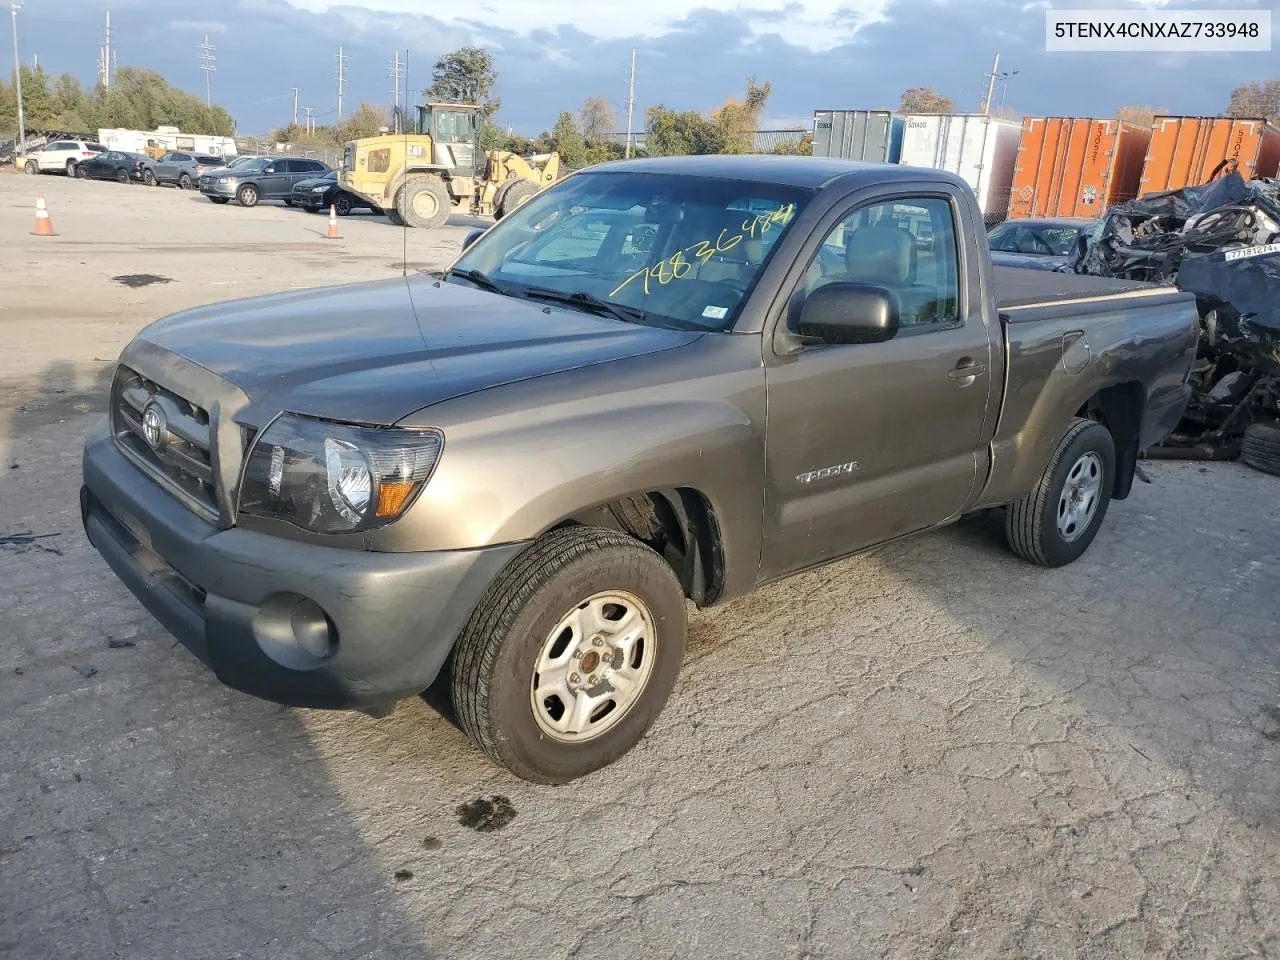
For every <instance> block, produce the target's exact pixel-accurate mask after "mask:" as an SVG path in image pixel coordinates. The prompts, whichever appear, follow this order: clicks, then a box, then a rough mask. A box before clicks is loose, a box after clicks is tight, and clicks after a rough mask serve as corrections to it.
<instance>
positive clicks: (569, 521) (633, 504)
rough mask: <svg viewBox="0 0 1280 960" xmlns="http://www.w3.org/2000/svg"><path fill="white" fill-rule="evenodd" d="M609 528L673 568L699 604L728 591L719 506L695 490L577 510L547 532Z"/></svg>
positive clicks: (659, 492) (645, 494)
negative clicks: (573, 528)
mask: <svg viewBox="0 0 1280 960" xmlns="http://www.w3.org/2000/svg"><path fill="white" fill-rule="evenodd" d="M576 525H581V526H592V527H604V528H606V529H609V530H617V531H618V532H620V533H625V534H627V535H628V536H630V537H632V538H634V539H636V540H639V541H640V542H641V543H643V544H645V545H646V546H648V547H650V548H651V549H652V550H654V552H656V553H657V554H658V555H659V556H661V557H662V558H663V559H664V560H665V561H666V562H667V564H668V566H670V567H671V569H672V571H673V572H674V573H675V575H676V577H677V578H678V579H679V581H680V586H681V587H682V588H683V589H684V594H685V596H686V597H688V598H689V599H690V600H692V601H693V602H694V603H695V604H696V605H697V606H699V607H705V606H710V605H711V604H713V603H715V602H716V601H717V600H718V599H719V598H720V596H721V595H722V594H723V592H724V542H723V540H722V539H721V536H720V522H719V518H718V515H717V513H716V509H715V507H714V506H713V505H712V503H711V500H710V498H709V497H707V495H706V494H705V493H703V492H702V491H701V490H699V489H697V488H695V487H669V488H665V489H656V490H644V491H639V492H637V493H634V494H631V495H630V496H624V497H617V498H615V499H613V500H609V501H607V502H605V503H599V504H596V505H594V506H592V507H588V508H586V509H583V510H579V511H577V512H575V513H574V514H573V515H572V516H569V517H566V518H565V519H563V520H561V521H559V522H557V523H554V524H552V525H551V526H550V527H548V528H547V530H545V531H543V532H544V533H548V532H550V531H552V530H559V529H562V528H564V527H571V526H576Z"/></svg>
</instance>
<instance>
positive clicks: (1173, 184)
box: [1142, 117, 1280, 194]
mask: <svg viewBox="0 0 1280 960" xmlns="http://www.w3.org/2000/svg"><path fill="white" fill-rule="evenodd" d="M1226 160H1234V161H1236V164H1237V166H1236V169H1237V170H1239V172H1240V176H1242V177H1244V178H1245V179H1246V180H1252V179H1253V178H1255V177H1274V176H1275V175H1276V168H1277V166H1280V130H1277V129H1276V128H1275V127H1273V126H1271V124H1269V123H1267V121H1265V120H1232V119H1228V118H1224V117H1156V119H1155V127H1154V129H1153V130H1152V132H1151V147H1150V148H1149V149H1148V150H1147V163H1146V166H1145V167H1143V170H1142V193H1143V194H1148V193H1160V192H1161V191H1164V190H1181V189H1182V188H1183V187H1192V186H1197V185H1199V184H1202V183H1205V182H1206V181H1208V180H1209V178H1210V177H1212V176H1213V175H1214V173H1215V172H1217V170H1218V167H1219V166H1220V165H1221V164H1222V163H1223V162H1224V161H1226Z"/></svg>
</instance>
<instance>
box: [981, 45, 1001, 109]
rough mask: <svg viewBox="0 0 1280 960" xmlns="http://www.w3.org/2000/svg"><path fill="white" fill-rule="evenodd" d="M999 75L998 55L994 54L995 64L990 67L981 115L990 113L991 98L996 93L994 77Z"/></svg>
mask: <svg viewBox="0 0 1280 960" xmlns="http://www.w3.org/2000/svg"><path fill="white" fill-rule="evenodd" d="M999 73H1000V54H998V53H997V54H996V62H995V63H993V64H992V65H991V75H990V77H988V79H987V98H986V99H985V100H983V101H982V112H983V114H984V115H985V114H989V113H991V98H992V97H993V96H995V93H996V76H997V75H998V74H999Z"/></svg>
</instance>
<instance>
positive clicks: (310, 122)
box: [302, 107, 316, 133]
mask: <svg viewBox="0 0 1280 960" xmlns="http://www.w3.org/2000/svg"><path fill="white" fill-rule="evenodd" d="M302 109H303V110H304V111H306V114H307V133H314V132H315V129H316V127H315V121H316V118H315V112H316V111H315V108H314V107H303V108H302Z"/></svg>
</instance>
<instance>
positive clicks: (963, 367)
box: [947, 357, 987, 381]
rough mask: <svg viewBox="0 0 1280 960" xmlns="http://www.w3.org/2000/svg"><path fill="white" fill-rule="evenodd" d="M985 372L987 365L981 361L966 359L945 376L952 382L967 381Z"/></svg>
mask: <svg viewBox="0 0 1280 960" xmlns="http://www.w3.org/2000/svg"><path fill="white" fill-rule="evenodd" d="M986 372H987V365H986V364H985V363H983V362H981V361H976V362H975V361H973V360H969V358H968V357H965V358H964V359H962V360H961V361H960V362H959V363H957V364H956V365H955V367H954V369H952V370H951V371H949V372H948V373H947V376H948V377H949V378H951V379H952V380H969V381H972V380H973V378H974V377H977V376H980V375H981V374H984V373H986Z"/></svg>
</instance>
